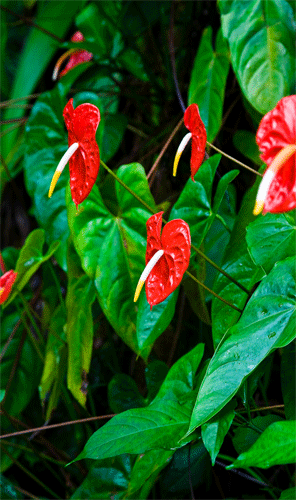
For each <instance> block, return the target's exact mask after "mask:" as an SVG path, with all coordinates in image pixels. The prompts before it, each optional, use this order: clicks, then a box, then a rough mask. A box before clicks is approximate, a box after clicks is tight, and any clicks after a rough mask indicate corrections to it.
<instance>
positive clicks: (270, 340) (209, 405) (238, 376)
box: [188, 257, 296, 433]
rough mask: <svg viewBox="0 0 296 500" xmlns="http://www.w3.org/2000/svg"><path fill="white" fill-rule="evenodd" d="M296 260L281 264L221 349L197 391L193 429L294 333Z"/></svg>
mask: <svg viewBox="0 0 296 500" xmlns="http://www.w3.org/2000/svg"><path fill="white" fill-rule="evenodd" d="M295 305H296V304H295V259H294V258H291V257H290V258H288V259H286V260H284V261H280V262H279V263H277V264H276V265H275V266H274V268H273V270H272V271H271V272H270V274H269V275H268V276H266V277H265V278H264V279H263V280H262V282H261V283H260V285H259V286H258V288H257V290H256V291H255V293H254V294H253V295H252V297H251V298H250V300H249V302H248V304H247V306H246V308H245V310H244V312H243V314H242V316H241V318H240V320H239V322H238V323H237V324H236V325H235V326H233V327H232V328H231V329H230V330H229V332H228V335H227V338H226V339H225V340H224V342H223V341H222V342H221V344H220V345H219V347H218V349H217V350H216V352H215V354H214V356H213V357H212V359H211V362H210V364H209V366H208V369H207V371H206V374H205V377H204V379H203V381H202V384H201V387H200V390H199V392H198V395H197V400H196V403H195V407H194V411H193V413H192V417H191V422H190V427H189V431H188V433H190V432H192V431H193V430H194V429H195V428H196V427H198V426H199V425H201V424H203V423H205V422H207V421H208V420H209V419H210V418H212V417H213V416H214V415H216V414H217V413H218V411H220V410H221V409H222V408H223V407H224V406H225V405H226V404H227V403H228V401H230V399H231V398H232V397H233V396H234V395H235V394H236V392H237V391H238V389H239V387H240V386H241V384H242V382H243V381H244V380H245V379H246V377H247V376H248V375H249V374H250V373H251V372H252V371H253V370H254V369H255V368H256V367H257V366H258V365H259V363H260V362H261V361H262V360H263V359H264V358H266V356H268V354H269V353H270V352H272V351H273V350H274V349H276V348H278V347H284V346H285V345H287V344H289V342H291V341H292V340H293V338H294V337H295V328H294V327H295Z"/></svg>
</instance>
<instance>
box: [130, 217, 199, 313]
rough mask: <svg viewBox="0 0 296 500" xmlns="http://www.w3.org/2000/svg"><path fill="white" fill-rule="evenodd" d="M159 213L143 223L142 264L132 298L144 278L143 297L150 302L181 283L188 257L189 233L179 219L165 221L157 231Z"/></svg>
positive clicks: (151, 304)
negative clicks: (145, 244) (144, 243)
mask: <svg viewBox="0 0 296 500" xmlns="http://www.w3.org/2000/svg"><path fill="white" fill-rule="evenodd" d="M162 214H163V212H159V213H158V214H155V215H152V217H150V218H149V219H148V221H147V223H146V226H147V249H146V267H145V269H144V271H143V273H142V274H141V277H140V279H139V282H138V285H137V289H136V293H135V297H134V301H135V302H136V301H137V300H138V297H139V295H140V291H141V289H142V286H143V284H144V283H145V281H146V297H147V300H148V302H149V304H150V306H151V309H152V306H154V305H155V304H159V302H162V301H163V300H165V299H166V298H167V297H168V296H169V295H170V293H172V292H173V291H174V290H175V289H176V288H177V286H178V285H179V284H180V283H181V280H182V278H183V274H184V273H185V271H186V269H187V267H188V265H189V259H190V245H191V236H190V230H189V226H188V224H187V223H186V222H185V221H184V220H182V219H175V220H172V221H170V222H168V223H167V224H166V225H165V227H164V228H163V231H162V235H160V233H161V223H162Z"/></svg>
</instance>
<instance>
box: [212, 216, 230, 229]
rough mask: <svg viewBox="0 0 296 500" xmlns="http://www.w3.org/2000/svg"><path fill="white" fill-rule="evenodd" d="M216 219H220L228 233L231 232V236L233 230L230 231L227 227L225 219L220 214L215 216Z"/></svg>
mask: <svg viewBox="0 0 296 500" xmlns="http://www.w3.org/2000/svg"><path fill="white" fill-rule="evenodd" d="M215 217H216V219H218V220H219V221H220V222H221V224H222V225H223V226H224V227H225V229H226V231H228V232H229V234H231V230H230V229H229V227H228V226H227V224H226V222H225V220H224V219H223V217H221V215H219V214H215Z"/></svg>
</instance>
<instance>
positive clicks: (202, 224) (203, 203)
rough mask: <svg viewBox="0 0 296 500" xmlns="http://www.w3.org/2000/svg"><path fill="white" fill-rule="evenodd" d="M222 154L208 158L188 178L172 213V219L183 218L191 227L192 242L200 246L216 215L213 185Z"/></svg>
mask: <svg viewBox="0 0 296 500" xmlns="http://www.w3.org/2000/svg"><path fill="white" fill-rule="evenodd" d="M220 159H221V156H220V155H214V156H211V157H210V158H209V159H208V160H206V161H205V162H204V163H203V164H202V165H201V167H200V169H199V170H198V172H197V173H196V175H195V176H194V179H195V182H193V181H192V179H191V178H190V179H188V181H187V183H186V185H185V187H184V189H183V190H182V192H181V194H180V196H179V198H178V200H177V202H176V203H175V204H174V206H173V208H172V211H171V213H170V220H173V219H183V220H185V222H187V224H188V225H189V227H190V234H191V242H192V244H193V245H195V246H196V247H199V246H200V244H201V242H202V240H203V238H204V236H205V235H206V233H207V231H208V229H209V227H210V224H211V222H212V221H213V219H214V217H215V215H214V214H213V212H212V209H211V198H212V186H213V181H214V176H215V172H216V169H217V167H218V164H219V162H220Z"/></svg>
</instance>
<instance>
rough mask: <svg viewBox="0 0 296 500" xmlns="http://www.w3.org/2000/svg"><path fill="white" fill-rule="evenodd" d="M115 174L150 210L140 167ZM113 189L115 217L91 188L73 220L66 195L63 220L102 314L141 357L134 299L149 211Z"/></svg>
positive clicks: (117, 188)
mask: <svg viewBox="0 0 296 500" xmlns="http://www.w3.org/2000/svg"><path fill="white" fill-rule="evenodd" d="M117 175H118V177H119V178H120V179H121V180H122V181H123V182H124V183H125V184H127V185H128V186H129V187H130V188H131V189H132V190H133V191H134V192H136V193H137V195H138V196H140V197H141V199H142V200H144V201H145V202H146V203H147V204H148V205H149V206H150V207H152V209H154V210H155V205H154V201H153V198H152V195H151V193H150V191H149V187H148V182H147V179H146V174H145V171H144V169H143V167H142V166H141V165H139V164H138V163H132V164H130V165H123V166H121V167H120V168H119V169H118V171H117ZM115 191H116V198H117V202H118V212H117V213H116V215H115V214H112V213H111V212H109V210H108V209H107V207H106V206H105V204H104V202H103V199H102V197H101V195H100V193H99V190H98V188H97V187H96V186H94V188H93V189H92V191H91V193H90V195H89V196H88V198H87V199H86V200H85V201H84V202H83V203H82V204H81V207H82V212H81V213H80V214H79V215H78V216H76V210H75V206H74V204H73V203H71V200H70V194H69V193H68V196H67V206H68V220H69V226H70V230H71V233H72V236H73V241H74V245H75V248H76V250H77V252H78V255H79V256H80V259H81V262H82V266H83V268H84V270H85V272H86V273H87V274H88V276H89V277H90V278H94V277H95V286H96V289H97V292H98V297H99V302H100V305H101V307H102V309H103V312H104V314H105V315H106V317H107V319H108V321H109V322H110V323H111V325H112V326H113V328H114V329H115V330H116V332H117V334H118V335H119V336H120V337H121V338H122V339H123V340H124V342H126V343H127V345H129V346H130V347H131V348H132V349H133V350H134V351H135V352H136V353H137V354H140V351H139V347H138V345H137V338H136V311H137V305H136V304H134V302H133V297H134V292H135V289H136V285H137V282H138V279H139V277H140V275H141V272H142V271H143V269H144V267H145V249H146V221H147V219H148V218H149V217H150V215H151V213H150V212H149V211H148V210H147V209H146V208H144V207H143V205H142V204H141V203H140V202H139V201H138V200H137V199H136V198H134V196H132V195H131V194H130V193H129V192H128V191H127V190H126V189H125V188H124V187H123V186H121V185H120V184H119V183H118V182H117V183H116V184H115ZM110 284H111V286H110Z"/></svg>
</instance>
